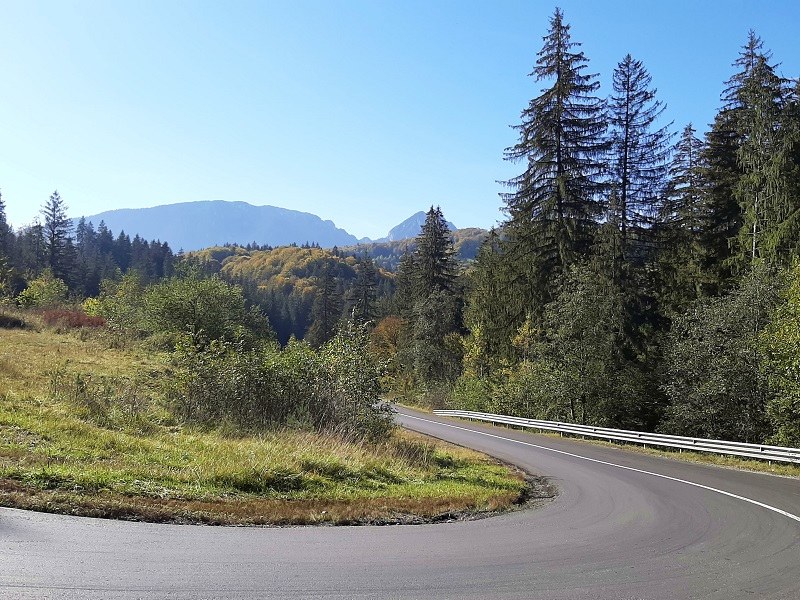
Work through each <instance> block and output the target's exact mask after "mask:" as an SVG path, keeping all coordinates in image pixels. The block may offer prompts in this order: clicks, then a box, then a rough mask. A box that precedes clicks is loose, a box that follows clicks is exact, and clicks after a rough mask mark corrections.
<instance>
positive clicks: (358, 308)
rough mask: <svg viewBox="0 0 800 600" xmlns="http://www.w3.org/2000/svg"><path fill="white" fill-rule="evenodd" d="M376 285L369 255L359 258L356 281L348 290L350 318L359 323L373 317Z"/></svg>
mask: <svg viewBox="0 0 800 600" xmlns="http://www.w3.org/2000/svg"><path fill="white" fill-rule="evenodd" d="M377 287H378V282H377V273H376V272H375V263H373V262H372V259H371V258H370V257H368V256H367V257H364V258H363V259H362V260H361V263H360V264H359V268H358V274H357V275H356V281H355V283H354V284H353V287H352V289H351V290H350V294H349V296H350V298H349V300H350V306H351V311H352V314H351V316H352V319H353V320H354V321H355V322H356V323H359V324H362V325H363V324H366V323H369V322H371V321H372V320H373V319H374V318H375V298H376V290H377Z"/></svg>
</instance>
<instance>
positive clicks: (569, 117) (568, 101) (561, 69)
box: [501, 9, 606, 300]
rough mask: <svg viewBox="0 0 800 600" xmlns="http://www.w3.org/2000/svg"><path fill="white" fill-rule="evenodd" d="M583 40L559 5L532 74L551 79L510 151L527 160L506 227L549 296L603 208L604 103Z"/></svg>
mask: <svg viewBox="0 0 800 600" xmlns="http://www.w3.org/2000/svg"><path fill="white" fill-rule="evenodd" d="M578 46H580V44H578V43H577V42H573V41H572V39H571V35H570V26H569V25H568V24H567V23H565V22H564V15H563V13H562V12H561V10H560V9H556V11H555V13H554V14H553V16H552V17H551V19H550V29H549V31H548V33H547V35H546V36H545V37H544V46H543V47H542V50H541V51H540V52H539V53H538V55H537V56H538V58H537V61H536V66H535V67H534V70H533V72H532V73H531V76H532V77H535V78H536V81H537V82H540V81H549V82H552V83H551V85H550V87H548V88H546V89H545V90H543V92H542V94H541V95H540V96H537V97H536V98H534V99H533V100H531V101H530V103H529V105H528V107H527V108H526V109H525V110H523V111H522V115H521V121H522V122H521V123H520V124H519V125H516V126H515V127H514V128H515V129H516V131H517V132H518V133H519V141H518V142H517V144H516V145H514V146H512V147H510V148H508V149H506V151H505V159H506V160H509V161H512V162H522V163H523V164H524V167H525V168H524V170H523V172H522V173H521V174H520V175H518V176H517V177H514V178H513V179H511V180H509V181H507V182H505V185H506V186H508V187H509V188H510V189H511V192H509V193H505V194H501V197H502V199H503V201H504V203H505V208H506V212H507V213H508V215H509V224H508V227H507V233H508V235H509V236H510V239H511V240H512V241H514V242H515V243H517V244H519V245H520V246H521V251H520V250H517V251H515V253H517V254H523V255H525V256H526V258H527V264H528V265H532V268H533V272H534V279H535V281H532V282H531V287H532V288H540V289H541V288H544V289H548V288H549V289H550V295H551V296H552V295H553V292H554V290H553V283H552V282H553V281H554V278H555V277H556V276H558V275H559V274H560V273H563V272H564V270H565V268H566V267H567V266H568V265H570V264H572V263H573V262H575V261H576V260H577V258H579V257H580V256H582V255H586V253H588V250H589V247H590V245H591V240H592V236H593V234H594V231H595V229H596V224H597V221H598V220H599V218H600V217H601V216H602V213H603V198H602V191H603V181H602V173H603V165H602V160H603V158H604V153H605V150H606V143H605V141H604V139H603V137H604V133H605V129H606V123H605V120H604V116H603V111H604V107H603V103H602V101H601V100H600V99H599V98H598V97H596V95H595V93H596V92H597V90H598V88H599V83H598V81H597V80H596V78H597V75H592V74H586V73H585V70H586V68H587V64H588V61H587V59H586V57H585V56H584V54H583V52H579V51H577V48H578ZM512 254H513V253H512ZM528 300H532V299H528Z"/></svg>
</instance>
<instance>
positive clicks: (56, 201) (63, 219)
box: [41, 190, 74, 281]
mask: <svg viewBox="0 0 800 600" xmlns="http://www.w3.org/2000/svg"><path fill="white" fill-rule="evenodd" d="M41 214H42V216H43V217H44V230H43V233H44V243H45V252H46V255H47V266H48V267H50V269H51V270H52V272H53V275H54V276H55V277H57V278H59V279H61V280H63V281H68V280H70V279H71V274H72V268H73V263H74V246H73V245H72V238H71V237H70V234H71V231H72V222H71V221H70V220H69V217H67V206H66V204H65V203H64V201H63V200H62V199H61V196H60V195H59V194H58V190H56V191H55V192H53V193H52V194H51V196H50V198H49V200H48V201H47V202H46V203H45V204H44V206H43V207H42V210H41Z"/></svg>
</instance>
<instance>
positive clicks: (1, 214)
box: [0, 192, 11, 258]
mask: <svg viewBox="0 0 800 600" xmlns="http://www.w3.org/2000/svg"><path fill="white" fill-rule="evenodd" d="M10 241H11V227H9V225H8V219H7V218H6V204H5V201H4V200H3V194H2V192H0V256H5V257H6V258H8V255H9V254H10V248H9V245H10Z"/></svg>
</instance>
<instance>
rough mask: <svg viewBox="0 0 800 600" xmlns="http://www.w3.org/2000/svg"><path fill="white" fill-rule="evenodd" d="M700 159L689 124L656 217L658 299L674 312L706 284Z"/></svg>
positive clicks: (699, 143) (699, 144)
mask: <svg viewBox="0 0 800 600" xmlns="http://www.w3.org/2000/svg"><path fill="white" fill-rule="evenodd" d="M702 157H703V142H702V140H700V139H699V138H698V137H697V136H696V132H695V129H694V127H692V124H691V123H689V124H688V125H687V126H686V127H685V128H684V129H683V132H682V133H681V136H680V138H679V139H678V142H677V143H676V144H675V148H674V149H673V153H672V162H671V163H670V169H669V184H668V186H667V193H666V196H665V199H664V203H663V205H662V206H661V214H660V216H659V221H660V238H661V244H660V245H661V250H660V267H661V273H662V279H663V280H664V281H663V282H662V285H663V286H664V288H665V290H664V291H663V293H662V296H663V297H665V298H666V299H667V304H668V305H669V307H670V308H671V309H672V310H674V311H676V312H679V311H680V310H681V309H682V308H684V307H685V306H686V304H687V303H688V302H691V301H693V300H696V299H697V298H699V297H700V296H702V295H703V294H704V290H705V288H706V283H707V277H706V275H705V271H704V263H705V255H706V252H705V248H704V247H703V245H702V238H701V234H702V232H703V230H704V227H705V225H706V222H707V219H706V214H705V210H704V198H705V195H704V194H705V191H706V190H705V187H704V181H703V162H702Z"/></svg>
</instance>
